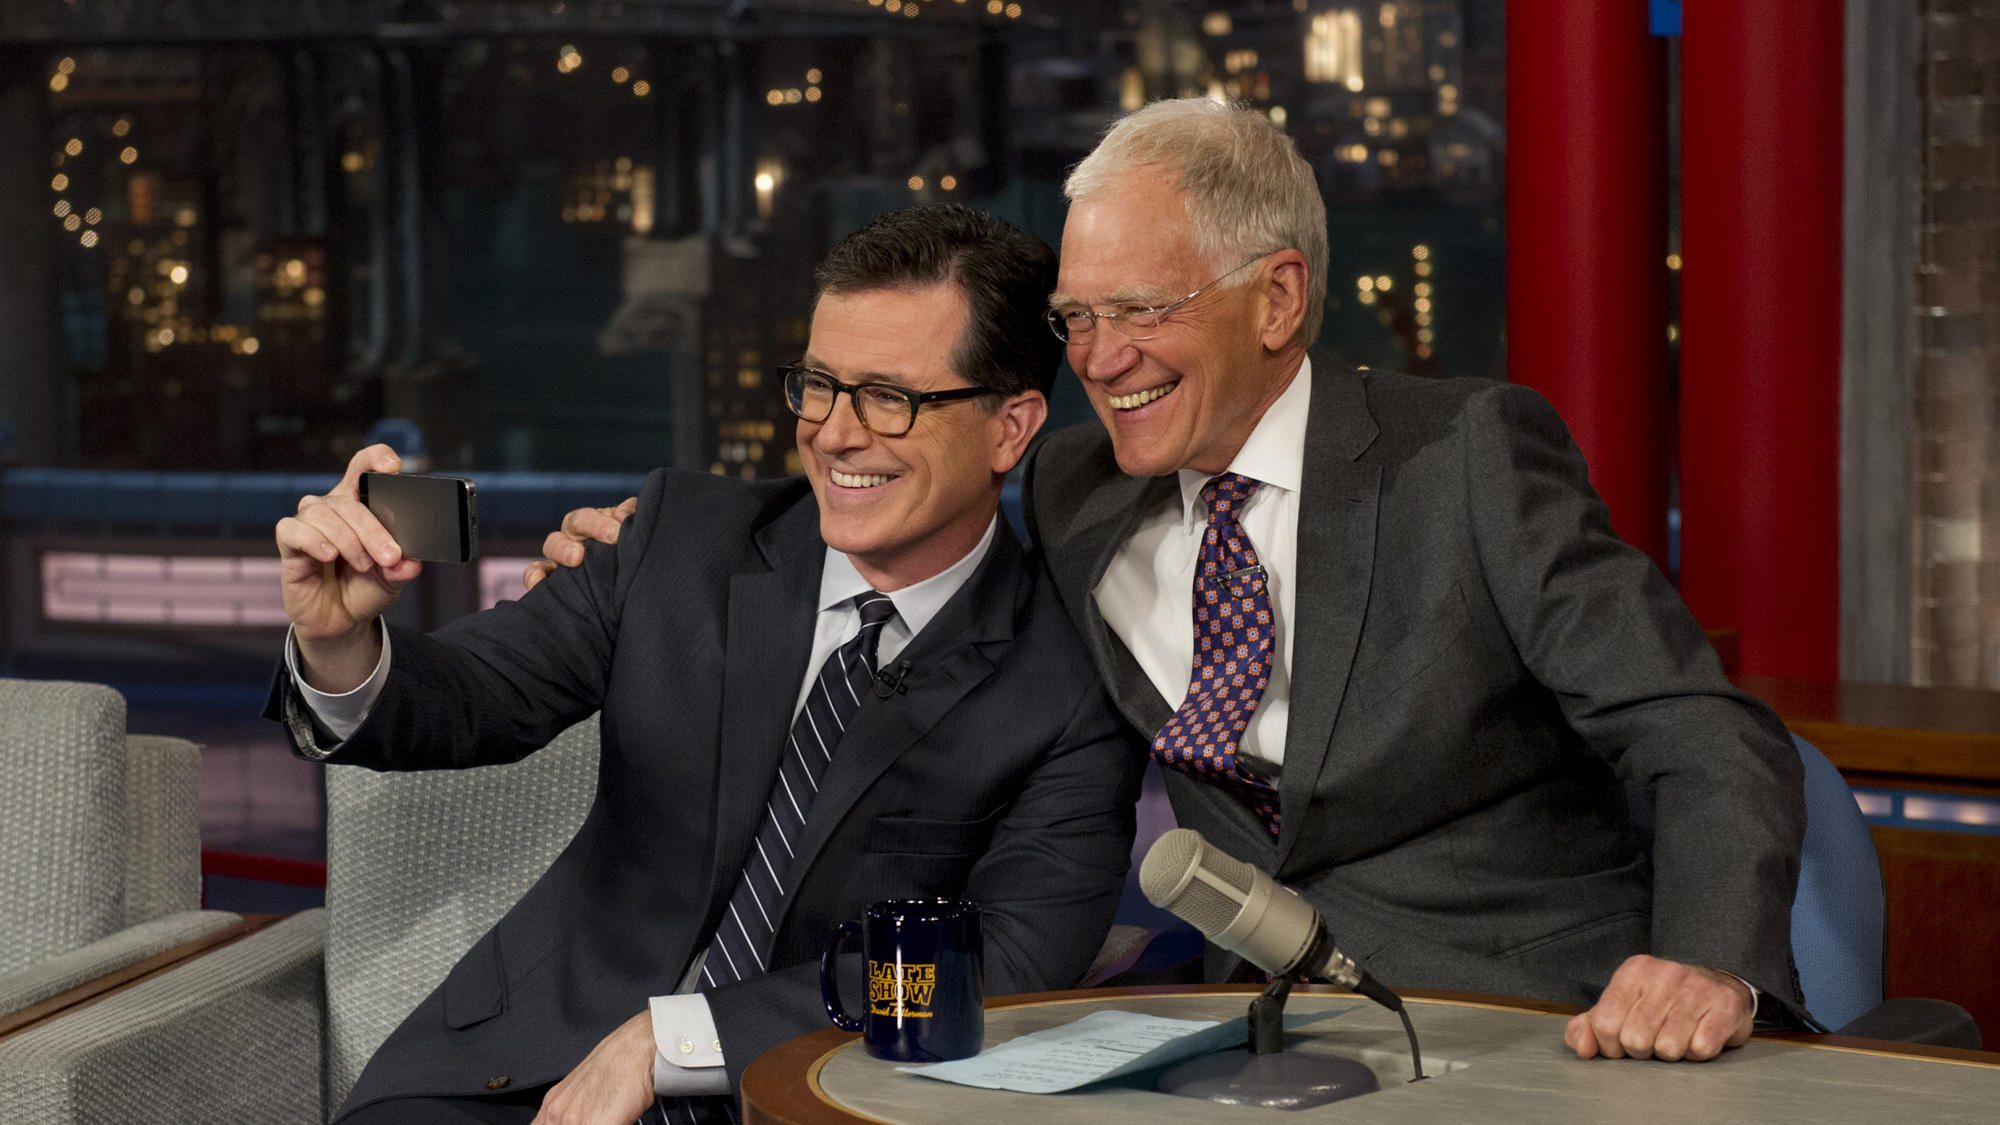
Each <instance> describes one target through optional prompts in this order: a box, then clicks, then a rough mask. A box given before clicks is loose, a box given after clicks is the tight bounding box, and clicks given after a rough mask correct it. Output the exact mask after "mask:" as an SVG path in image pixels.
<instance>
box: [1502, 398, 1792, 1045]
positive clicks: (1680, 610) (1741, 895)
mask: <svg viewBox="0 0 2000 1125" xmlns="http://www.w3.org/2000/svg"><path fill="white" fill-rule="evenodd" d="M1466 431H1467V438H1466V464H1465V487H1466V490H1467V494H1468V495H1467V502H1468V504H1469V506H1470V510H1471V513H1472V520H1473V526H1474V528H1475V538H1476V541H1477V544H1478V551H1479V557H1480V565H1481V569H1482V570H1483V571H1484V573H1485V576H1486V581H1487V585H1488V588H1489V590H1490V591H1491V593H1492V595H1493V598H1494V601H1495V604H1496V605H1497V606H1498V607H1499V611H1500V613H1501V616H1502V617H1503V619H1504V620H1505V622H1506V625H1507V629H1508V631H1509V633H1510V634H1511V636H1512V638H1513V640H1514V644H1515V646H1516V647H1517V648H1518V649H1519V651H1520V653H1521V657H1522V660H1523V661H1524V662H1525V663H1526V664H1527V666H1528V668H1529V669H1530V670H1531V671H1532V672H1533V673H1534V675H1535V677H1536V678H1537V679H1538V680H1539V681H1540V682H1541V683H1542V684H1543V685H1544V686H1546V687H1547V688H1549V689H1550V690H1551V691H1552V692H1554V693H1555V696H1556V698H1557V700H1558V701H1559V703H1560V705H1561V707H1562V710H1563V714H1564V717H1565V718H1566V719H1567V721H1568V722H1569V724H1570V726H1571V727H1572V728H1573V729H1575V730H1576V731H1577V733H1578V734H1580V735H1581V736H1582V737H1583V738H1584V740H1585V741H1586V742H1587V743H1588V744H1589V746H1590V747H1591V749H1592V750H1593V752H1595V753H1597V754H1599V755H1601V756H1602V757H1603V758H1604V759H1605V760H1607V761H1608V762H1610V763H1611V764H1612V765H1613V766H1614V767H1615V769H1616V770H1617V772H1618V774H1619V775H1620V776H1621V777H1622V778H1624V779H1625V780H1626V781H1627V782H1628V783H1633V784H1636V785H1638V786H1640V787H1642V788H1643V789H1644V790H1645V791H1646V792H1648V793H1650V794H1651V796H1652V799H1653V805H1654V816H1655V820H1656V824H1657V828H1656V830H1655V837H1654V842H1653V867H1654V888H1653V953H1654V955H1655V956H1658V957H1663V958H1667V959H1670V960H1674V961H1680V962H1684V963H1688V964H1699V965H1707V966H1711V967H1714V968H1719V969H1726V970H1728V971H1730V972H1733V973H1735V974H1737V975H1738V976H1740V977H1743V978H1744V979H1746V980H1748V981H1749V982H1750V983H1751V984H1753V985H1755V986H1756V987H1757V988H1758V989H1760V990H1761V991H1762V992H1763V993H1764V994H1765V995H1767V996H1771V997H1774V998H1777V999H1779V1000H1781V1001H1784V1002H1786V1003H1788V1004H1789V1005H1791V1006H1792V1007H1794V1008H1796V1007H1798V1006H1800V1004H1801V1001H1800V998H1799V995H1798V990H1797V986H1796V981H1795V978H1794V976H1793V973H1792V971H1791V962H1790V949H1791V937H1790V934H1791V925H1790V908H1791V902H1792V896H1793V893H1794V890H1795V888H1796V884H1797V880H1798V854H1799V844H1800V840H1801V838H1802V836H1803V834H1804V830H1805V812H1804V805H1803V797H1802V793H1801V779H1800V773H1801V770H1800V766H1799V761H1798V755H1797V753H1796V751H1794V749H1793V747H1792V744H1791V739H1790V736H1789V734H1788V733H1787V732H1786V730H1785V728H1784V725H1783V724H1782V723H1780V722H1779V721H1778V718H1777V716H1775V715H1773V714H1772V713H1771V712H1770V710H1769V709H1767V708H1766V707H1764V705H1763V704H1761V703H1759V702H1758V701H1757V700H1755V699H1753V698H1751V697H1750V696H1748V695H1746V694H1744V693H1743V692H1741V691H1739V690H1737V689H1736V688H1735V687H1734V686H1732V685H1731V684H1730V683H1729V682H1728V680H1727V679H1725V678H1724V676H1723V674H1722V669H1721V665H1720V663H1719V662H1718V661H1717V659H1716V656H1715V653H1714V650H1713V648H1712V647H1711V646H1710V645H1709V643H1708V640H1707V638H1706V636H1704V634H1703V633H1702V630H1701V628H1700V626H1699V625H1697V624H1696V623H1695V620H1694V618H1693V616H1692V615H1691V614H1690V613H1688V611H1687V607H1686V606H1685V605H1684V604H1683V603H1682V602H1681V600H1680V597H1679V595H1678V594H1676V593H1675V592H1674V590H1673V589H1672V587H1670V586H1669V585H1668V584H1667V581H1666V579H1665V577H1664V576H1663V575H1661V573H1660V572H1659V569H1658V568H1657V567H1656V566H1654V565H1653V562H1652V560H1651V559H1650V558H1648V557H1647V556H1646V555H1644V554H1643V553H1641V552H1640V551H1638V550H1636V549H1635V548H1632V547H1630V546H1628V545H1626V544H1625V543H1624V542H1622V541H1621V540H1619V539H1618V538H1617V536H1616V535H1615V534H1614V533H1613V532H1612V530H1611V526H1610V520H1609V517H1608V514H1607V512H1606V510H1605V508H1604V505H1603V502H1602V501H1601V500H1599V499H1598V497H1597V494H1596V493H1595V492H1594V491H1592V489H1591V487H1590V483H1589V478H1588V474H1587V470H1586V468H1585V465H1584V461H1583V457H1582V455H1581V454H1580V453H1579V452H1578V451H1577V449H1576V446H1575V445H1574V443H1573V442H1572V441H1571V440H1570V436H1569V432H1568V431H1567V430H1566V429H1565V428H1564V426H1563V424H1562V422H1561V420H1560V419H1559V418H1558V417H1557V415H1556V413H1555V410H1554V409H1553V408H1552V407H1551V406H1550V405H1549V404H1548V402H1547V401H1546V400H1544V399H1543V398H1542V397H1541V396H1540V395H1537V394H1535V393H1534V392H1533V391H1530V390H1527V389H1526V388H1522V387H1512V386H1502V387H1497V388H1494V389H1492V390H1490V391H1487V392H1482V393H1480V394H1477V395H1475V396H1473V397H1472V398H1471V399H1470V400H1468V404H1467V408H1466Z"/></svg>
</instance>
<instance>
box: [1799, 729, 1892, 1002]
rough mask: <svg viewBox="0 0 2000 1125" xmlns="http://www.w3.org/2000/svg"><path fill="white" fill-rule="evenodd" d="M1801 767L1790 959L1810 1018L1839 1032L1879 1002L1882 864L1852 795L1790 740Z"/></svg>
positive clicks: (1822, 762)
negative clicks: (1801, 838) (1802, 813)
mask: <svg viewBox="0 0 2000 1125" xmlns="http://www.w3.org/2000/svg"><path fill="white" fill-rule="evenodd" d="M1792 744H1793V745H1795V746H1796V747H1798V751H1799V762H1800V764H1801V765H1803V766H1804V767H1805V802H1806V839H1805V845H1804V847H1802V848H1801V849H1800V854H1799V890H1798V894H1797V895H1795V896H1793V898H1792V958H1793V960H1794V961H1795V962H1796V963H1797V965H1798V967H1799V987H1800V988H1801V989H1803V990H1804V991H1805V994H1806V1010H1807V1011H1809V1012H1811V1013H1812V1016H1813V1018H1814V1019H1816V1020H1818V1021H1819V1022H1820V1023H1822V1024H1824V1025H1826V1026H1827V1027H1831V1028H1838V1027H1841V1026H1843V1025H1845V1024H1847V1023H1848V1022H1849V1021H1851V1020H1853V1019H1855V1018H1857V1017H1858V1016H1860V1015H1861V1014H1862V1013H1864V1012H1867V1011H1869V1010H1870V1009H1872V1008H1874V1007H1875V1006H1876V1005H1878V1004H1880V1003H1881V1002H1882V930H1883V913H1882V867H1881V863H1880V861H1878V860H1877V859H1876V857H1875V841H1874V839H1873V838H1872V837H1870V836H1869V835H1868V822H1867V821H1866V820H1864V819H1863V818H1862V816H1861V809H1860V807H1859V806H1857V805H1856V804H1855V803H1854V791H1853V790H1851V789H1849V788H1848V787H1847V781H1846V779H1844V778H1842V777H1841V776H1840V771H1839V770H1838V769H1836V768H1834V765H1833V763H1832V762H1830V761H1828V760H1827V758H1826V755H1824V754H1822V753H1820V752H1819V750H1818V748H1816V747H1814V746H1813V745H1812V744H1811V743H1809V742H1807V741H1806V740H1805V739H1803V738H1800V737H1798V736H1797V735H1793V736H1792Z"/></svg>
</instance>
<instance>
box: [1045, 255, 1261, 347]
mask: <svg viewBox="0 0 2000 1125" xmlns="http://www.w3.org/2000/svg"><path fill="white" fill-rule="evenodd" d="M1269 256H1270V251H1266V252H1265V253H1262V254H1258V255H1257V256H1256V257H1253V258H1251V259H1249V261H1246V262H1244V263H1243V264H1242V265H1240V266H1237V267H1236V268H1235V269H1232V270H1230V271H1228V272H1227V273H1224V274H1223V275H1222V276H1221V277H1218V278H1216V279H1215V280H1214V281H1211V282H1209V283H1208V284H1207V285H1204V286H1202V287H1201V288H1199V289H1197V290H1195V291H1194V292H1192V293H1189V294H1188V295H1187V296H1185V297H1182V298H1181V299H1179V300H1177V301H1169V302H1167V303H1166V304H1164V305H1120V306H1118V307H1117V308H1116V309H1113V310H1112V311H1110V312H1098V311H1096V310H1094V309H1088V308H1084V307H1083V306H1081V305H1079V306H1076V307H1074V308H1063V309H1050V310H1049V311H1048V312H1047V313H1046V314H1045V315H1046V316H1047V318H1048V322H1049V329H1050V331H1052V332H1054V333H1055V334H1056V339H1058V340H1061V341H1062V342H1063V343H1065V344H1081V343H1085V342H1086V341H1088V340H1089V339H1090V334H1091V333H1092V332H1093V331H1095V330H1096V328H1097V322H1098V321H1100V320H1102V321H1107V322H1109V323H1110V325H1111V327H1113V328H1116V329H1117V330H1118V333H1119V335H1121V336H1124V337H1125V338H1126V339H1127V340H1150V339H1152V338H1153V337H1154V336H1157V335H1159V333H1157V332H1155V331H1154V329H1156V328H1158V327H1159V326H1160V322H1161V321H1164V320H1166V319H1167V316H1168V314H1170V313H1172V312H1173V311H1174V310H1175V309H1178V308H1180V307H1181V306H1183V305H1185V304H1187V303H1188V302H1189V301H1192V300H1194V299H1195V298H1196V297H1199V296H1201V295H1202V294H1203V293H1206V292H1208V291H1209V290H1211V289H1213V288H1215V287H1216V286H1217V285H1220V284H1222V281H1223V279H1224V278H1227V277H1229V276H1230V275H1231V274H1234V273H1236V272H1238V271H1240V270H1242V269H1243V268H1244V267H1246V266H1249V265H1250V264H1252V263H1253V262H1258V261H1262V260H1263V259H1265V258H1267V257H1269Z"/></svg>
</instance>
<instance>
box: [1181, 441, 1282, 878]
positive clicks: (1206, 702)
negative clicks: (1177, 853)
mask: <svg viewBox="0 0 2000 1125" xmlns="http://www.w3.org/2000/svg"><path fill="white" fill-rule="evenodd" d="M1257 484H1258V482H1256V481H1254V480H1251V479H1250V478H1249V477H1246V476H1243V475H1241V474H1238V473H1224V474H1222V475H1221V476H1219V477H1216V478H1214V479H1212V480H1210V481H1209V482H1208V483H1207V484H1205V485H1203V486H1202V489H1201V499H1202V502H1203V503H1204V504H1206V505H1208V531H1207V532H1206V533H1205V534H1204V535H1203V536H1202V540H1201V556H1200V558H1199V560H1198V561H1197V562H1196V564H1195V570H1194V649H1195V651H1194V669H1193V671H1192V672H1191V673H1190V674H1189V676H1188V691H1187V698H1185V699H1183V700H1181V705H1180V709H1179V710H1177V711H1175V712H1174V717H1173V718H1171V719H1168V720H1167V725H1166V726H1163V727H1161V728H1160V733H1159V734H1158V735H1157V736H1156V737H1155V738H1154V739H1153V757H1154V758H1155V759H1157V760H1158V761H1159V763H1160V764H1161V765H1163V766H1166V767H1168V768H1170V769H1177V770H1180V771H1181V772H1183V773H1186V774H1188V775H1190V776H1192V777H1195V778H1198V779H1200V780H1203V781H1207V782H1210V783H1212V784H1218V785H1221V786H1222V787H1223V788H1225V789H1228V790H1230V791H1232V792H1234V793H1235V794H1236V795H1237V796H1239V797H1241V798H1242V799H1243V800H1244V801H1246V802H1247V803H1248V804H1249V805H1250V807H1251V808H1252V809H1254V810H1255V811H1256V813H1257V816H1258V818H1259V819H1261V820H1262V821H1263V822H1264V827H1265V828H1267V829H1269V830H1270V832H1271V836H1272V837H1273V838H1274V839H1275V838H1276V837H1277V835H1278V824H1279V813H1278V793H1277V791H1276V790H1275V789H1272V788H1271V786H1270V785H1269V784H1267V783H1265V782H1262V781H1259V780H1257V779H1256V778H1254V777H1252V776H1250V774H1249V773H1248V772H1247V771H1245V770H1244V769H1243V767H1242V765H1241V764H1240V763H1239V762H1238V761H1237V760H1236V747H1237V744H1238V743H1239V742H1241V741H1242V738H1243V732H1244V731H1245V730H1246V729H1248V728H1249V726H1250V716H1251V715H1253V714H1255V713H1256V711H1257V704H1258V703H1260V702H1262V700H1263V698H1264V689H1265V688H1266V687H1268V686H1269V685H1270V683H1271V648H1272V642H1273V641H1274V640H1275V639H1276V637H1275V634H1276V632H1277V630H1276V626H1275V625H1274V623H1273V621H1272V618H1271V595H1270V589H1269V584H1268V583H1267V582H1266V580H1265V577H1264V568H1263V566H1261V565H1260V564H1259V563H1258V562H1257V550H1256V548H1254V547H1252V546H1251V545H1250V537H1249V536H1247V535H1245V534H1244V533H1243V526H1242V525H1241V524H1239V523H1238V522H1236V513H1237V512H1238V511H1239V510H1240V509H1241V508H1242V507H1243V505H1244V504H1246V503H1248V502H1249V500H1250V496H1251V494H1252V493H1254V492H1256V491H1257Z"/></svg>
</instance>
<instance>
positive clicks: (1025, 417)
mask: <svg viewBox="0 0 2000 1125" xmlns="http://www.w3.org/2000/svg"><path fill="white" fill-rule="evenodd" d="M1048 419H1049V400H1048V399H1046V398H1044V397H1042V392H1040V391H1022V392H1021V393H1020V394H1017V395H1015V396H1014V397H1013V398H1010V399H1008V400H1007V401H1006V402H1003V403H1001V404H1000V406H999V407H998V408H997V409H995V410H994V411H993V414H992V416H991V418H990V422H991V425H992V427H993V431H992V432H993V471H994V472H995V473H1000V474H1005V473H1010V472H1013V471H1014V466H1015V465H1018V464H1020V463H1021V458H1023V457H1025V456H1027V455H1028V443H1029V442H1031V441H1033V440H1035V435H1036V434H1037V433H1039V432H1041V429H1042V423H1043V422H1046V421H1048Z"/></svg>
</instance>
